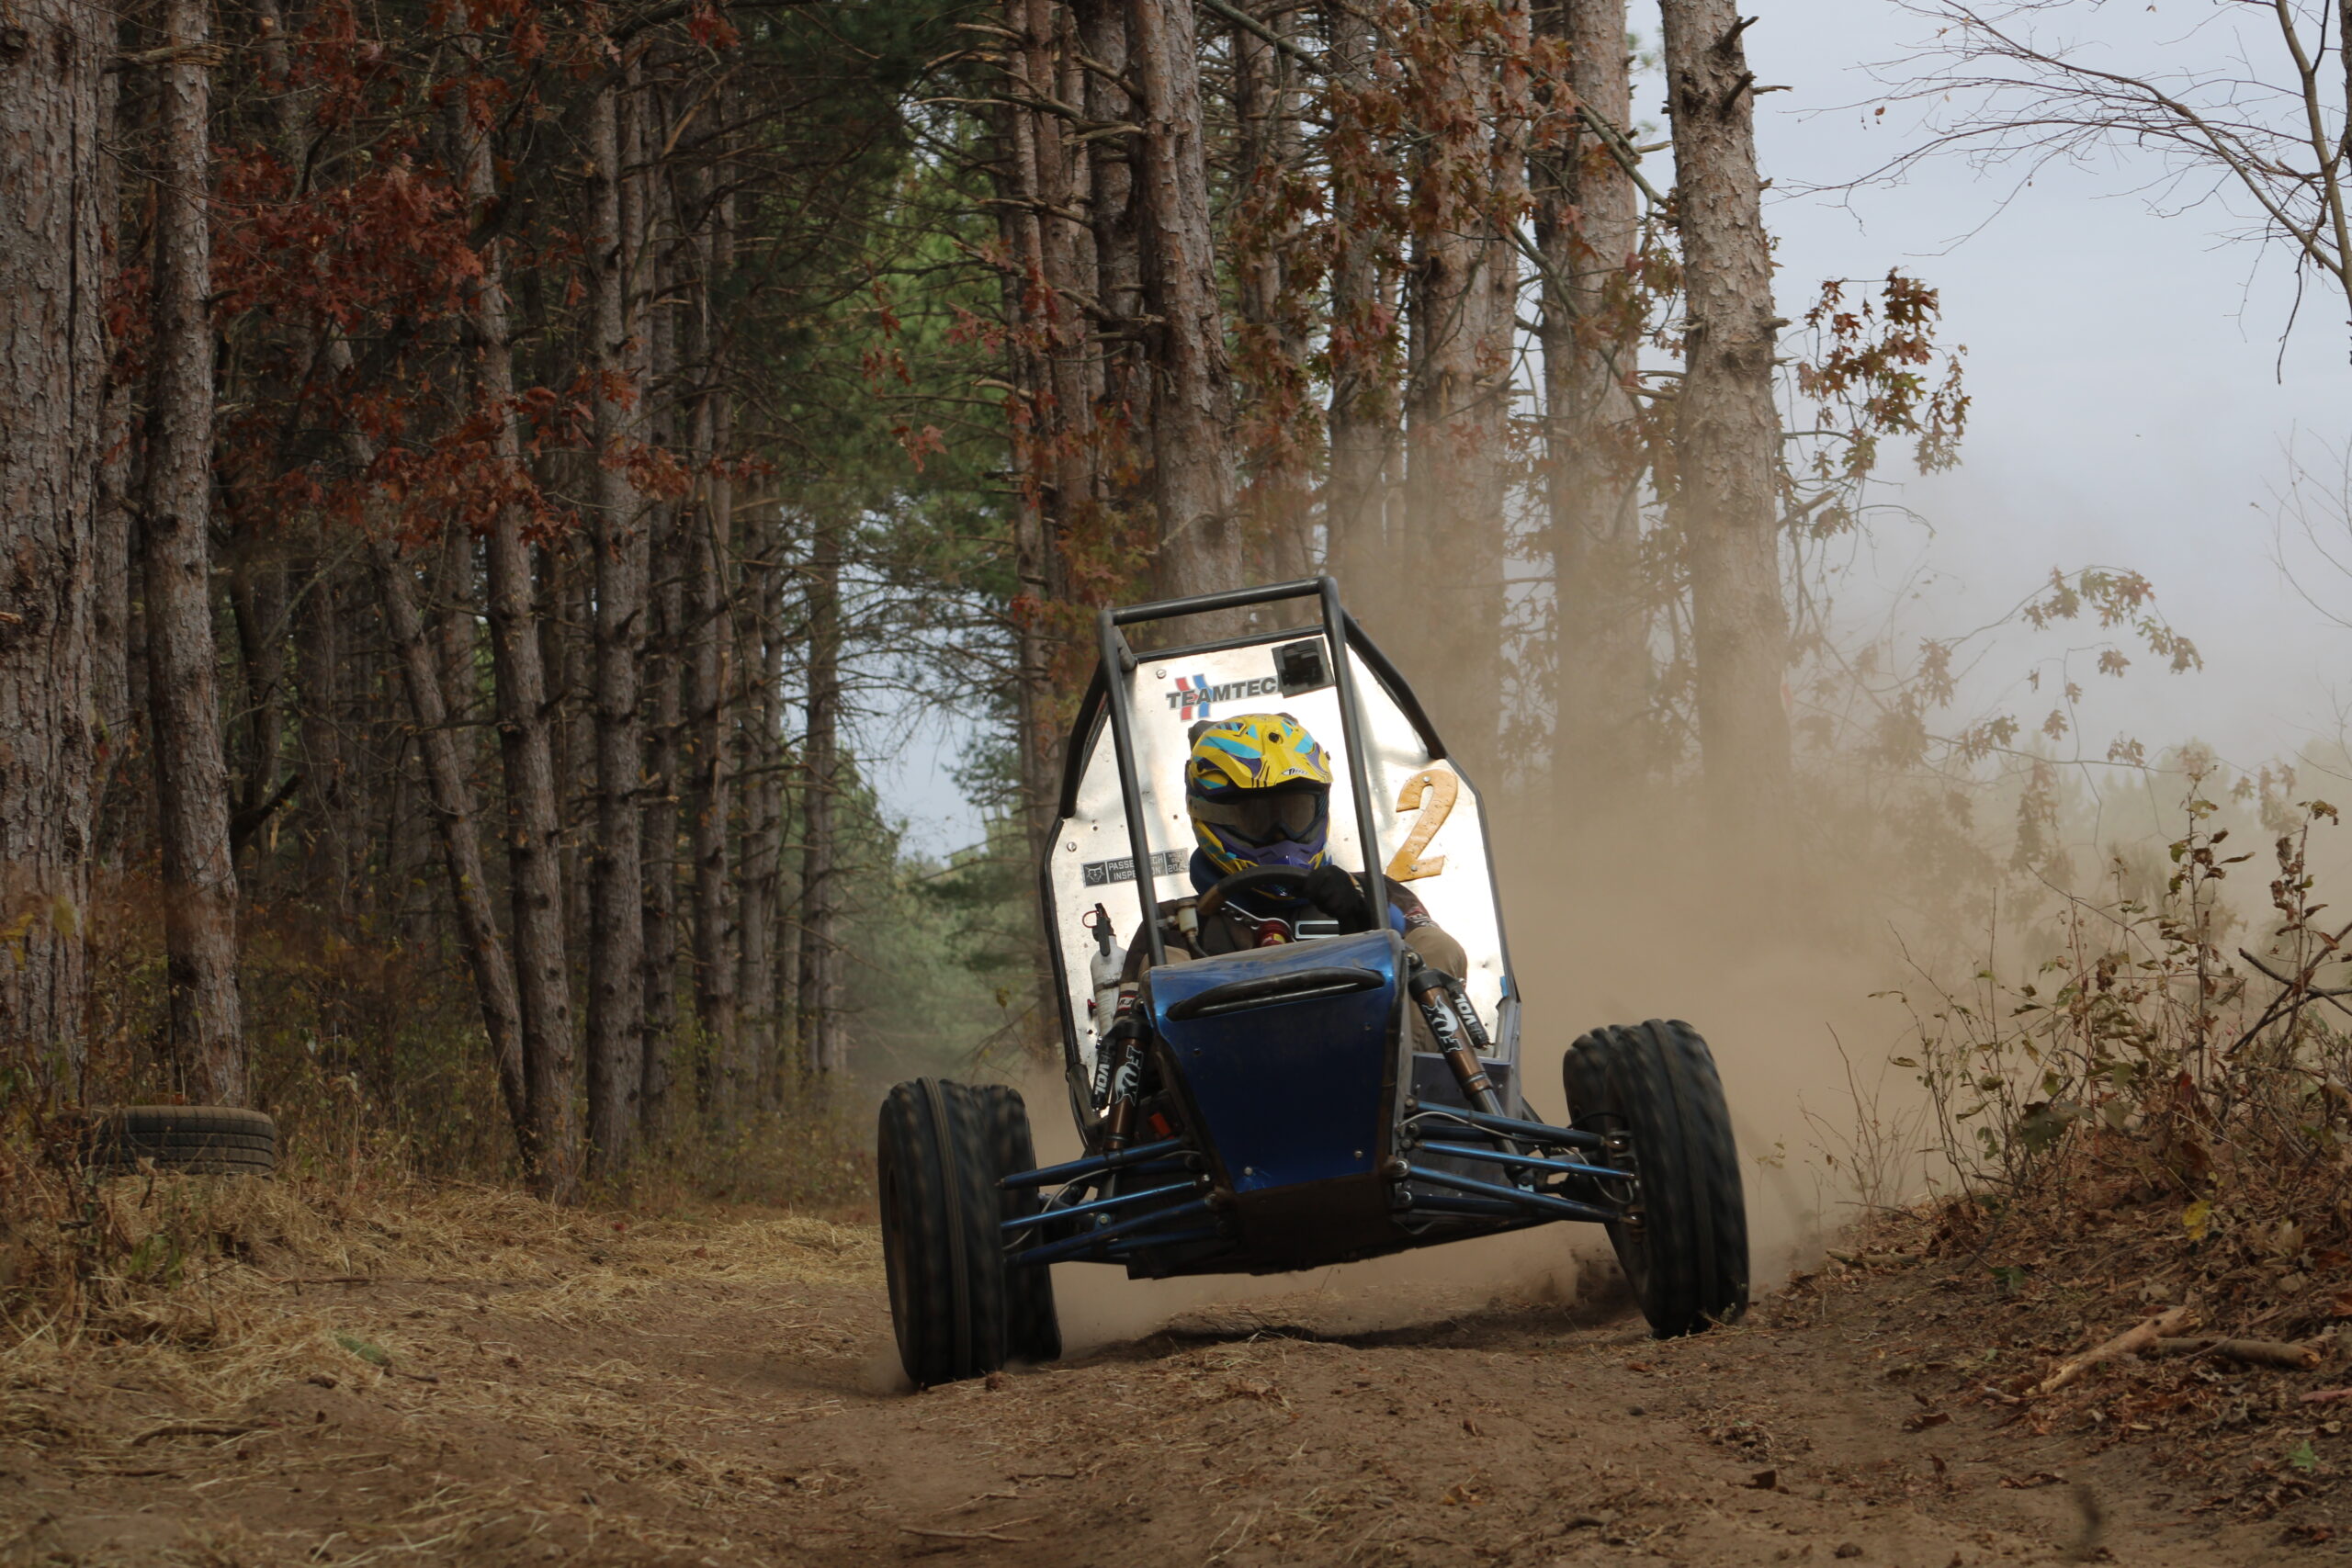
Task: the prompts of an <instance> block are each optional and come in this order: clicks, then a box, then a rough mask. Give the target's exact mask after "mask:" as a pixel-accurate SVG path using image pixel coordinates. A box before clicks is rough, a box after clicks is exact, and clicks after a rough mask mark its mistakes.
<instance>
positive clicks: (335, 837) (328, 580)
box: [294, 558, 355, 924]
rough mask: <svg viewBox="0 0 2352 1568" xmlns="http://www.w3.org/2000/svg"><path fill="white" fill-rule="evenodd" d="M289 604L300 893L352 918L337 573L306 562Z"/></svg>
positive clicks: (339, 917)
mask: <svg viewBox="0 0 2352 1568" xmlns="http://www.w3.org/2000/svg"><path fill="white" fill-rule="evenodd" d="M303 576H304V577H305V578H306V579H307V581H305V583H304V586H303V588H302V591H301V596H300V599H299V600H298V601H297V602H296V604H295V606H294V689H295V691H296V692H297V693H299V694H300V703H301V717H300V723H299V724H298V725H297V727H296V730H295V738H294V744H295V747H296V755H297V757H298V758H299V759H300V762H301V768H302V793H301V795H300V796H299V797H298V798H297V799H296V801H295V803H294V808H295V812H296V820H297V824H298V829H299V833H300V838H301V840H302V861H303V872H302V883H303V890H304V892H305V893H306V894H307V895H308V896H309V897H311V898H312V899H314V900H316V901H317V902H318V903H319V904H320V905H321V907H322V908H325V909H326V910H327V911H328V912H329V913H331V914H332V915H333V916H334V918H335V919H336V921H337V923H338V924H339V923H341V922H342V921H345V920H347V919H350V918H351V912H352V911H351V871H352V860H353V857H352V848H353V842H354V838H355V835H354V834H353V832H352V830H351V793H352V792H351V772H352V770H351V768H350V766H349V763H348V761H346V759H345V754H344V744H343V736H342V716H343V708H344V678H345V674H344V652H345V639H344V637H343V616H344V615H345V613H346V612H345V605H344V604H341V603H340V602H339V601H340V600H341V599H342V597H343V587H342V579H343V576H344V574H343V572H342V570H340V569H339V568H337V567H335V566H334V565H332V564H330V563H329V562H328V561H327V560H326V559H325V558H312V559H311V561H310V562H309V563H308V566H307V567H306V569H305V570H304V572H303Z"/></svg>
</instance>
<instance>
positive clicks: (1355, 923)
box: [1306, 863, 1372, 934]
mask: <svg viewBox="0 0 2352 1568" xmlns="http://www.w3.org/2000/svg"><path fill="white" fill-rule="evenodd" d="M1306 901H1307V902H1308V903H1310V904H1312V905H1314V906H1315V907H1316V908H1318V909H1320V910H1322V911H1323V912H1324V913H1325V914H1327V915H1329V916H1330V917H1331V918H1332V919H1335V920H1337V921H1339V922H1340V931H1341V932H1343V933H1346V934H1353V933H1354V932H1356V931H1370V930H1372V903H1371V900H1369V899H1367V898H1366V897H1364V896H1363V888H1361V887H1359V886H1356V879H1355V878H1354V877H1353V876H1351V875H1350V874H1348V873H1346V872H1344V871H1341V870H1340V868H1339V867H1338V866H1336V865H1331V864H1329V863H1326V864H1323V865H1318V866H1317V867H1316V868H1315V869H1314V870H1313V871H1310V872H1308V873H1307V874H1306Z"/></svg>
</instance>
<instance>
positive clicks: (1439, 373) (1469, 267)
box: [1398, 6, 1518, 770]
mask: <svg viewBox="0 0 2352 1568" xmlns="http://www.w3.org/2000/svg"><path fill="white" fill-rule="evenodd" d="M1509 9H1510V8H1509V7H1507V6H1498V11H1508V10H1509ZM1427 25H1435V24H1434V22H1432V23H1430V24H1427ZM1430 54H1431V55H1432V57H1433V59H1432V63H1431V64H1430V67H1429V69H1430V72H1431V73H1433V80H1432V84H1431V88H1432V93H1433V96H1436V97H1437V98H1438V100H1439V102H1440V104H1441V105H1442V107H1441V108H1440V109H1439V110H1438V111H1437V118H1439V121H1440V127H1439V129H1437V130H1433V131H1432V132H1431V133H1430V136H1429V137H1428V138H1427V140H1426V141H1424V142H1423V144H1422V146H1421V150H1420V152H1419V155H1418V157H1417V158H1416V160H1415V164H1414V169H1413V180H1414V184H1415V187H1416V190H1415V196H1414V206H1415V208H1416V210H1417V211H1418V212H1419V214H1420V215H1421V220H1420V221H1421V227H1420V233H1419V244H1418V248H1417V252H1416V258H1415V259H1416V265H1415V267H1414V270H1413V275H1412V277H1411V280H1410V294H1409V297H1408V299H1409V302H1408V308H1409V310H1410V311H1411V330H1412V340H1413V341H1412V379H1411V384H1410V387H1409V389H1408V411H1407V412H1408V420H1409V424H1408V439H1409V443H1410V446H1409V450H1408V469H1407V483H1408V491H1407V507H1406V513H1407V518H1408V523H1407V526H1408V529H1409V536H1408V538H1406V539H1405V540H1404V541H1402V546H1403V547H1402V549H1401V550H1400V551H1399V555H1400V557H1401V559H1400V561H1399V566H1398V570H1409V571H1410V573H1411V574H1412V581H1413V582H1414V584H1415V587H1414V589H1413V590H1412V592H1411V593H1410V596H1409V598H1408V602H1407V605H1406V609H1407V614H1406V615H1404V616H1403V617H1400V619H1401V620H1402V622H1403V628H1404V629H1408V631H1409V632H1410V636H1409V637H1408V641H1407V643H1406V646H1407V648H1408V649H1409V650H1410V651H1411V652H1412V653H1413V654H1415V655H1416V656H1417V657H1418V661H1419V662H1422V663H1424V664H1425V666H1426V667H1427V668H1428V669H1429V670H1430V671H1432V672H1433V673H1434V674H1435V675H1436V677H1437V678H1436V680H1435V681H1434V682H1431V685H1433V686H1434V688H1435V692H1436V695H1437V697H1438V699H1439V700H1440V701H1441V702H1442V705H1444V707H1445V709H1446V711H1447V712H1448V714H1449V717H1448V719H1447V722H1446V738H1447V739H1448V740H1449V741H1450V742H1451V743H1452V744H1453V747H1454V749H1455V750H1456V752H1457V754H1459V755H1460V756H1461V757H1463V758H1464V760H1465V761H1467V762H1468V763H1469V765H1470V766H1471V767H1472V768H1473V769H1479V770H1491V769H1492V768H1493V767H1494V766H1495V764H1496V762H1497V761H1498V758H1499V748H1500V741H1501V719H1502V703H1501V695H1502V619H1503V613H1504V595H1503V581H1502V575H1503V513H1504V499H1505V496H1504V489H1505V487H1504V475H1505V465H1506V462H1507V457H1508V454H1507V451H1506V447H1507V446H1508V443H1509V435H1510V391H1511V387H1510V368H1511V360H1512V354H1511V334H1512V332H1513V321H1512V312H1511V310H1510V309H1509V307H1508V304H1507V303H1506V302H1507V301H1508V300H1510V299H1511V298H1512V297H1513V295H1514V292H1515V289H1516V285H1517V278H1518V270H1517V266H1516V262H1515V256H1514V254H1513V253H1512V252H1511V251H1510V248H1509V246H1508V245H1507V244H1506V243H1504V241H1503V240H1502V239H1501V238H1500V237H1499V234H1498V230H1497V227H1496V225H1497V223H1498V215H1499V214H1502V213H1506V212H1510V200H1509V197H1508V194H1507V193H1506V192H1505V191H1504V190H1503V189H1502V188H1500V187H1499V186H1498V185H1490V184H1489V183H1488V182H1487V181H1484V180H1474V179H1465V177H1464V170H1465V169H1485V168H1487V166H1488V165H1489V162H1490V159H1491V158H1492V156H1493V153H1494V152H1496V151H1498V149H1497V148H1496V147H1495V145H1494V143H1493V141H1491V140H1490V138H1492V137H1495V136H1496V135H1497V134H1498V132H1497V130H1496V128H1497V127H1498V124H1499V123H1500V122H1501V121H1502V120H1503V119H1504V118H1506V117H1507V116H1508V114H1509V112H1510V110H1509V106H1508V104H1507V103H1506V101H1505V93H1504V85H1505V84H1504V83H1503V82H1502V81H1501V80H1500V78H1499V74H1498V66H1497V64H1496V62H1494V60H1493V59H1492V58H1491V56H1490V53H1489V51H1487V49H1483V48H1481V49H1476V50H1473V49H1465V48H1463V47H1461V46H1460V44H1459V43H1458V42H1457V41H1456V40H1453V39H1436V40H1433V43H1432V47H1431V49H1430ZM1511 161H1512V160H1511V159H1510V157H1508V156H1506V157H1505V158H1504V159H1503V160H1502V162H1503V163H1504V164H1505V165H1506V166H1508V165H1509V164H1510V162H1511ZM1474 197H1475V199H1474ZM1512 220H1516V214H1515V213H1513V214H1512Z"/></svg>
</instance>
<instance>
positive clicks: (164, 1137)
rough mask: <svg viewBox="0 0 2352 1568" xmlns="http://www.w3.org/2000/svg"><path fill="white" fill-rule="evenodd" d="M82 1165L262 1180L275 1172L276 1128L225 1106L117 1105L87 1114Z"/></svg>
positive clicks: (263, 1119)
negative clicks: (141, 1167)
mask: <svg viewBox="0 0 2352 1568" xmlns="http://www.w3.org/2000/svg"><path fill="white" fill-rule="evenodd" d="M83 1159H84V1162H85V1164H87V1165H88V1166H89V1167H90V1168H92V1169H94V1170H111V1171H122V1170H134V1169H137V1168H138V1167H139V1163H140V1162H141V1160H144V1161H147V1162H148V1163H150V1164H152V1165H153V1167H154V1168H156V1169H158V1170H176V1171H185V1172H187V1173H188V1174H190V1175H194V1176H267V1175H268V1174H269V1173H270V1172H271V1171H273V1170H276V1169H277V1122H273V1121H271V1120H270V1119H269V1118H268V1117H267V1116H265V1115H263V1114H262V1113H261V1112H260V1111H241V1110H238V1109H237V1108H235V1107H233V1106H227V1105H121V1106H116V1107H114V1108H113V1109H111V1110H105V1111H93V1112H92V1113H91V1115H90V1121H89V1124H88V1128H87V1131H86V1132H85V1134H84V1143H83Z"/></svg>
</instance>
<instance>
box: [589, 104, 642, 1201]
mask: <svg viewBox="0 0 2352 1568" xmlns="http://www.w3.org/2000/svg"><path fill="white" fill-rule="evenodd" d="M630 97H631V98H632V100H633V97H634V95H633V94H632V95H630ZM635 112H636V106H635V104H634V102H633V101H631V102H628V103H626V104H625V103H624V101H623V94H622V91H621V88H620V86H619V85H618V84H616V83H610V82H608V83H606V84H605V85H604V86H603V87H601V88H600V89H599V90H598V92H597V94H596V98H595V103H594V108H593V110H592V112H591V116H590V122H589V146H588V152H589V157H590V158H591V159H592V160H593V161H594V165H595V168H594V175H593V176H592V186H591V190H592V195H591V209H590V215H589V236H590V238H589V246H590V252H589V254H590V264H591V266H592V268H593V274H594V276H593V277H592V279H591V283H590V288H589V292H590V295H591V297H592V299H593V305H594V308H593V311H592V318H593V319H592V327H591V330H592V331H593V332H594V334H595V335H594V343H593V349H594V354H595V356H596V371H597V388H596V393H595V409H594V417H595V439H596V506H595V540H594V543H595V571H596V578H595V584H596V594H595V607H594V615H595V655H594V666H595V668H594V704H595V713H596V733H595V750H596V840H595V842H594V844H593V845H592V846H591V847H590V857H591V858H590V862H589V874H588V877H589V880H588V893H589V917H588V919H589V939H588V942H589V955H588V1041H587V1045H588V1160H589V1168H590V1170H591V1171H592V1173H594V1174H599V1175H611V1174H614V1173H616V1172H617V1171H618V1170H619V1169H620V1168H622V1167H623V1166H624V1165H626V1164H627V1162H628V1152H629V1145H630V1141H631V1139H632V1138H633V1137H634V1136H635V1134H636V1131H637V1115H638V1096H639V1089H640V1087H641V1085H642V1082H643V1077H644V1051H645V1040H644V1024H645V991H644V976H643V975H642V972H641V971H642V966H643V963H644V956H645V930H644V891H645V872H644V864H643V861H642V858H641V855H642V840H641V837H640V834H641V823H640V820H639V809H638V770H639V768H640V767H641V766H642V765H643V763H644V758H645V727H644V723H643V721H642V719H641V717H640V716H639V709H638V705H639V700H640V697H641V695H642V692H641V682H640V680H639V661H640V660H641V659H642V657H643V655H644V649H645V635H646V626H645V613H646V577H647V569H648V551H649V548H650V540H649V536H648V521H649V520H648V517H647V509H646V507H645V504H644V502H643V500H642V499H641V498H640V497H639V495H638V493H637V489H636V486H635V485H634V484H633V483H632V482H631V480H630V478H629V475H628V468H626V466H625V463H626V457H627V452H626V447H627V446H628V443H629V442H631V441H632V440H633V439H634V437H635V434H636V433H635V432H634V431H633V430H632V429H631V428H630V424H629V421H628V410H627V409H626V408H625V407H624V405H623V404H622V403H621V401H620V400H618V399H617V398H616V396H615V389H616V387H617V386H621V385H626V384H628V382H629V381H630V380H631V379H633V377H632V375H631V372H632V371H633V370H634V368H635V366H634V364H633V355H631V353H630V344H631V343H632V341H633V340H634V338H635V336H636V325H637V322H636V313H635V310H633V308H632V306H633V293H634V279H635V272H636V264H637V261H638V243H637V239H638V236H639V232H640V231H641V230H640V223H641V210H642V209H641V206H640V202H639V194H638V189H637V184H638V182H637V180H636V179H635V177H634V176H632V175H630V174H629V173H628V169H627V167H626V166H625V165H624V164H623V163H622V161H621V160H622V150H623V148H624V147H625V146H626V145H627V144H628V141H630V140H631V139H630V138H629V137H628V135H627V134H626V133H625V132H624V130H623V126H622V120H623V118H625V117H633V116H634V114H635Z"/></svg>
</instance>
